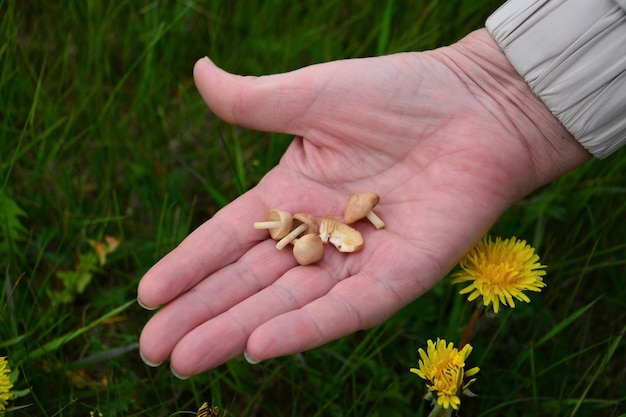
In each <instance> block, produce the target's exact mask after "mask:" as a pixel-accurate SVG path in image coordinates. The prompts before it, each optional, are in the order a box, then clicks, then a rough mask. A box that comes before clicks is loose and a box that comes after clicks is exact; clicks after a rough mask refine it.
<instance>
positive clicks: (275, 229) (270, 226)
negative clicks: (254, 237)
mask: <svg viewBox="0 0 626 417" xmlns="http://www.w3.org/2000/svg"><path fill="white" fill-rule="evenodd" d="M292 224H293V221H292V217H291V214H290V213H289V212H287V211H285V210H277V209H274V210H270V211H269V212H268V213H267V220H266V221H264V222H255V223H254V228H255V229H267V230H268V232H269V234H270V236H271V237H272V239H274V240H279V239H282V238H283V237H285V236H287V234H289V232H290V231H291V226H292Z"/></svg>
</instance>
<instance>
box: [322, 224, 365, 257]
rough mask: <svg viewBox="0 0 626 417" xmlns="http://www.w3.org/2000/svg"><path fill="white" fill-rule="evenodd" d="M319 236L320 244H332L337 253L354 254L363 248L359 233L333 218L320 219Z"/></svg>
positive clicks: (361, 237)
mask: <svg viewBox="0 0 626 417" xmlns="http://www.w3.org/2000/svg"><path fill="white" fill-rule="evenodd" d="M319 236H320V238H321V239H322V242H324V243H330V244H332V245H333V246H335V247H336V248H337V249H338V250H339V252H356V251H359V250H361V249H362V248H363V236H362V235H361V232H359V231H358V230H356V229H354V228H352V227H350V226H348V225H347V224H345V223H342V222H340V221H339V220H337V219H335V218H333V217H324V218H322V220H321V222H320V228H319Z"/></svg>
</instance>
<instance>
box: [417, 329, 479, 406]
mask: <svg viewBox="0 0 626 417" xmlns="http://www.w3.org/2000/svg"><path fill="white" fill-rule="evenodd" d="M471 352H472V346H471V345H465V346H464V347H463V348H462V349H461V350H460V351H459V350H458V349H457V348H455V347H454V345H453V343H452V342H450V343H446V341H445V340H442V339H437V341H436V342H433V341H432V340H428V342H427V348H426V352H425V351H424V349H421V348H420V349H419V350H418V353H419V355H420V357H421V359H420V360H419V362H418V363H419V368H411V369H410V371H411V372H413V373H414V374H417V375H418V376H419V377H420V378H422V379H424V380H426V387H427V388H428V390H429V391H434V392H436V394H437V404H439V405H440V406H441V407H442V408H444V409H448V408H453V409H455V410H458V409H459V405H460V404H461V400H460V398H459V394H461V393H462V392H463V391H464V390H465V389H466V388H467V387H468V386H469V385H470V384H472V383H473V382H474V381H475V380H476V379H475V378H474V379H471V380H469V381H467V382H465V378H467V377H471V376H473V375H476V374H477V373H478V371H479V368H477V367H475V368H471V369H469V370H467V371H465V360H466V359H467V357H468V356H469V354H470V353H471Z"/></svg>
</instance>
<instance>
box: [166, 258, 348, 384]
mask: <svg viewBox="0 0 626 417" xmlns="http://www.w3.org/2000/svg"><path fill="white" fill-rule="evenodd" d="M331 263H332V262H331ZM326 267H328V265H326V266H325V267H323V266H322V265H316V266H306V267H295V268H293V269H290V270H289V271H287V272H286V273H285V275H284V276H283V277H281V278H280V279H279V280H277V281H276V282H275V283H273V284H272V285H270V286H268V287H267V288H265V289H264V290H262V291H260V292H258V293H256V294H254V295H252V296H250V297H249V298H248V299H246V300H244V301H243V302H241V303H239V304H237V305H236V306H234V307H233V308H231V309H230V310H228V311H226V312H224V313H223V314H221V315H219V316H217V317H215V318H214V319H212V320H209V321H207V322H205V323H202V324H201V325H199V326H197V327H196V328H194V329H193V330H192V331H190V332H189V333H187V334H186V335H185V336H184V337H183V338H182V339H181V340H180V341H179V342H178V343H177V344H176V346H175V347H174V349H173V351H172V354H171V368H172V370H173V371H174V372H175V373H176V374H177V375H179V376H189V375H193V374H196V373H199V372H202V371H204V370H206V369H210V368H213V367H216V366H218V365H220V364H222V363H224V362H226V361H228V360H230V359H232V358H234V357H236V356H240V355H241V354H242V353H243V351H244V347H245V345H246V341H247V340H248V336H249V335H250V333H252V331H253V330H254V329H255V328H256V327H258V326H259V325H261V324H262V323H264V322H266V321H268V320H270V319H272V318H273V317H276V316H278V315H280V314H283V313H285V312H287V311H291V310H293V309H297V308H299V307H301V306H303V305H306V304H307V303H309V302H311V301H312V300H314V299H316V298H318V297H321V296H323V295H324V294H325V293H327V292H328V291H329V289H330V288H332V286H333V285H335V284H336V282H337V280H338V279H339V278H338V277H337V276H336V275H335V274H334V272H333V268H329V269H328V270H326V269H325V268H326ZM329 271H330V272H329Z"/></svg>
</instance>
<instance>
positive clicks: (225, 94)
mask: <svg viewBox="0 0 626 417" xmlns="http://www.w3.org/2000/svg"><path fill="white" fill-rule="evenodd" d="M311 68H312V67H308V68H304V69H301V70H297V71H293V72H289V73H285V74H276V75H267V76H262V77H251V76H248V77H244V76H239V75H234V74H230V73H228V72H226V71H223V70H222V69H220V68H218V67H217V66H215V65H214V64H213V62H212V61H211V60H209V59H208V58H202V59H200V60H198V61H197V62H196V64H195V66H194V79H195V82H196V86H197V88H198V91H200V94H201V95H202V97H203V98H204V101H205V102H206V103H207V105H208V106H209V108H210V109H211V110H212V111H213V112H214V113H215V114H216V115H217V116H219V117H220V118H221V119H223V120H225V121H227V122H229V123H233V124H236V125H240V126H245V127H248V128H251V129H256V130H263V131H268V132H279V133H291V134H294V135H298V134H303V132H302V131H301V121H302V118H303V117H304V116H305V115H306V113H307V111H308V109H309V108H310V106H311V104H312V103H313V102H314V100H315V97H316V94H317V92H318V90H319V88H318V86H319V83H320V81H321V80H320V77H319V75H318V77H314V76H313V71H312V70H311Z"/></svg>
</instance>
